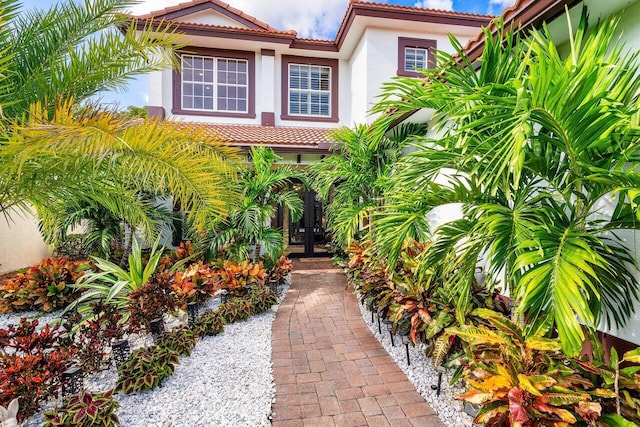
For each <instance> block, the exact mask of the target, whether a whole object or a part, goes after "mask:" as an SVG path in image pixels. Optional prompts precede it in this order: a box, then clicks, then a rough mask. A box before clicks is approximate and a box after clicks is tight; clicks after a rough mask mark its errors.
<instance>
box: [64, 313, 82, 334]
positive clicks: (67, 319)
mask: <svg viewBox="0 0 640 427" xmlns="http://www.w3.org/2000/svg"><path fill="white" fill-rule="evenodd" d="M77 313H78V312H77V311H76V309H75V308H74V309H72V310H69V311H65V312H64V313H62V327H63V328H64V330H65V331H67V332H71V329H73V319H74V317H75V316H76V314H77Z"/></svg>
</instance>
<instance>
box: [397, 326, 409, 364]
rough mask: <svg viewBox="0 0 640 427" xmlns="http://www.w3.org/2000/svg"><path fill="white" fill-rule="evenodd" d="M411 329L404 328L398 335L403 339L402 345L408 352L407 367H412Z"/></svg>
mask: <svg viewBox="0 0 640 427" xmlns="http://www.w3.org/2000/svg"><path fill="white" fill-rule="evenodd" d="M409 332H410V329H409V328H404V329H401V330H399V331H398V335H400V336H401V337H402V344H404V347H405V349H406V351H407V365H409V366H411V359H410V357H409V344H410V343H411V338H409Z"/></svg>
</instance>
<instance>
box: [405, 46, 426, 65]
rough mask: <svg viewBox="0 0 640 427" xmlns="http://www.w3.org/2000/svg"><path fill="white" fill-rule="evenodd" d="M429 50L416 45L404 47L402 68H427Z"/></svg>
mask: <svg viewBox="0 0 640 427" xmlns="http://www.w3.org/2000/svg"><path fill="white" fill-rule="evenodd" d="M428 56H429V51H428V50H427V49H420V48H417V47H405V48H404V70H405V71H415V70H416V69H419V70H422V69H425V68H427V57H428Z"/></svg>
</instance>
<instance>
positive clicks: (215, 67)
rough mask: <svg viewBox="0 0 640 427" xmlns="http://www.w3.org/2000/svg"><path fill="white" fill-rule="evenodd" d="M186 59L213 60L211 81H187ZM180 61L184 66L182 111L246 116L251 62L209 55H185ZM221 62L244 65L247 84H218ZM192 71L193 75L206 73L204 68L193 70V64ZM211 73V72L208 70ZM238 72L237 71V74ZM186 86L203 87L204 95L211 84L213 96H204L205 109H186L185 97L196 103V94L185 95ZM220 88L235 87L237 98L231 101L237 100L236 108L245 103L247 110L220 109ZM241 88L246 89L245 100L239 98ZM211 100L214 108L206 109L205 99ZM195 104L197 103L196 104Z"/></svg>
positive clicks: (181, 88)
mask: <svg viewBox="0 0 640 427" xmlns="http://www.w3.org/2000/svg"><path fill="white" fill-rule="evenodd" d="M185 58H189V59H190V60H191V61H193V60H194V59H201V60H202V61H203V64H204V61H205V60H211V61H213V69H212V70H211V72H212V79H211V81H210V82H209V81H204V77H203V81H199V80H195V79H194V78H192V79H191V80H186V79H185V74H184V71H185V64H186V62H185ZM180 61H181V65H182V72H181V73H180V74H181V76H180V77H181V81H180V107H181V109H182V110H184V111H202V112H207V113H229V114H235V113H239V114H243V113H244V114H246V113H248V112H249V95H250V94H249V61H248V60H247V59H243V58H228V57H222V56H207V55H194V54H183V55H181V57H180ZM219 61H232V62H235V63H236V64H239V63H244V65H245V70H244V74H245V83H244V84H243V83H238V81H236V83H227V82H225V83H219V82H218V72H219V69H218V67H219ZM189 68H190V69H191V71H192V72H193V73H195V72H198V71H202V72H204V71H205V69H204V66H203V69H202V70H196V69H194V68H193V63H192V64H191V66H190V67H189ZM206 71H209V70H206ZM226 71H227V72H229V70H228V69H227V70H226ZM237 72H238V71H237V70H236V73H237ZM186 84H191V85H193V87H194V88H195V85H202V86H203V94H204V87H205V86H206V85H208V84H210V85H211V86H212V92H211V93H212V95H211V97H209V96H204V95H202V98H203V104H202V105H203V108H195V107H193V106H192V107H186V106H185V96H191V97H193V98H194V101H195V96H196V95H195V94H193V93H192V94H190V95H187V94H185V85H186ZM219 86H225V87H226V88H230V87H235V88H236V97H235V98H231V99H235V100H236V106H237V103H238V101H244V104H245V108H244V109H242V110H241V109H237V108H236V109H235V110H230V109H226V110H223V109H218V101H219V94H218V89H219ZM240 88H244V89H245V97H244V98H240V97H238V96H237V93H238V91H239V89H240ZM208 98H211V99H212V107H213V108H211V109H210V108H204V105H205V103H204V99H208ZM229 99H230V98H227V100H229ZM194 104H195V102H194Z"/></svg>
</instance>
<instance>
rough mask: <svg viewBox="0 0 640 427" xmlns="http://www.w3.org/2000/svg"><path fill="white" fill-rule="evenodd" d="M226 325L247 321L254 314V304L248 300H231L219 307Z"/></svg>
mask: <svg viewBox="0 0 640 427" xmlns="http://www.w3.org/2000/svg"><path fill="white" fill-rule="evenodd" d="M218 313H219V314H220V316H221V317H222V319H224V323H225V324H229V323H234V322H241V321H243V320H247V319H248V318H249V317H251V315H252V314H253V304H252V303H251V301H250V300H249V299H247V298H239V297H235V298H231V299H229V300H227V301H226V302H224V303H222V304H220V305H219V306H218Z"/></svg>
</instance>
